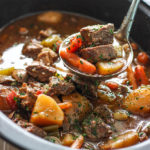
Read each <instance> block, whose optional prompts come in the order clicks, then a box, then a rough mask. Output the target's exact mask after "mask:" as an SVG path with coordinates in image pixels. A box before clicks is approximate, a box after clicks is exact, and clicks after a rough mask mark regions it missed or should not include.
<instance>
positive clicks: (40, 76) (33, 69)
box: [26, 61, 56, 82]
mask: <svg viewBox="0 0 150 150" xmlns="http://www.w3.org/2000/svg"><path fill="white" fill-rule="evenodd" d="M26 70H27V73H28V74H29V75H30V76H32V77H33V78H35V79H37V80H39V81H41V82H46V81H49V77H51V76H53V75H54V74H55V73H56V69H55V68H53V67H47V66H45V65H43V64H42V63H40V62H38V61H34V62H33V64H31V65H29V66H28V67H27V68H26Z"/></svg>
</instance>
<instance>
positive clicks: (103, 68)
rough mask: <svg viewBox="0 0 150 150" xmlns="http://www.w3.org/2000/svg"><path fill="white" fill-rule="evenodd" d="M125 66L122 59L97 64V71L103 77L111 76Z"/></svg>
mask: <svg viewBox="0 0 150 150" xmlns="http://www.w3.org/2000/svg"><path fill="white" fill-rule="evenodd" d="M123 65H124V62H123V61H122V59H116V60H112V61H109V62H108V61H107V62H98V63H97V64H96V66H97V71H98V73H99V74H101V75H109V74H113V73H115V72H117V71H119V70H120V69H121V68H122V67H123Z"/></svg>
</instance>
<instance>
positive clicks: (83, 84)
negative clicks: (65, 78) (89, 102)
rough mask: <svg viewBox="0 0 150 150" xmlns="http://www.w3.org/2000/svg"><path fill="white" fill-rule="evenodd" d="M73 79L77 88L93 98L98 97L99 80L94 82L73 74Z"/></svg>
mask: <svg viewBox="0 0 150 150" xmlns="http://www.w3.org/2000/svg"><path fill="white" fill-rule="evenodd" d="M72 80H73V82H74V83H75V86H76V88H77V90H79V91H81V93H82V94H83V95H85V96H87V97H89V98H92V99H96V98H97V85H96V84H98V82H97V81H96V82H95V84H93V81H89V80H83V79H82V78H80V77H78V76H73V78H72Z"/></svg>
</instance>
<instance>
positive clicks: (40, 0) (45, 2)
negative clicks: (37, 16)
mask: <svg viewBox="0 0 150 150" xmlns="http://www.w3.org/2000/svg"><path fill="white" fill-rule="evenodd" d="M129 5H130V0H129V1H128V0H0V27H2V26H3V25H5V24H6V23H8V22H10V20H13V19H14V18H16V17H19V16H22V15H24V14H29V13H34V12H39V11H45V10H63V11H64V10H65V11H71V12H77V13H82V14H86V15H88V16H92V17H95V18H97V19H100V20H103V21H106V22H114V24H115V26H116V28H118V27H119V26H120V24H121V22H122V20H123V17H124V15H125V14H126V12H127V10H128V7H129ZM131 37H132V38H133V39H134V40H135V41H136V42H138V43H139V44H140V45H141V46H142V48H144V50H146V51H148V50H149V49H150V9H149V7H148V5H144V4H143V3H141V4H140V6H139V9H138V12H137V15H136V18H135V22H134V26H133V28H132V33H131Z"/></svg>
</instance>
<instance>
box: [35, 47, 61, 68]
mask: <svg viewBox="0 0 150 150" xmlns="http://www.w3.org/2000/svg"><path fill="white" fill-rule="evenodd" d="M57 57H58V55H57V54H56V53H55V52H54V51H53V50H51V49H49V48H45V49H43V50H42V52H40V53H39V54H38V57H37V60H38V61H41V62H42V63H43V64H45V65H46V66H50V65H51V64H53V62H54V61H55V60H56V59H57Z"/></svg>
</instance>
